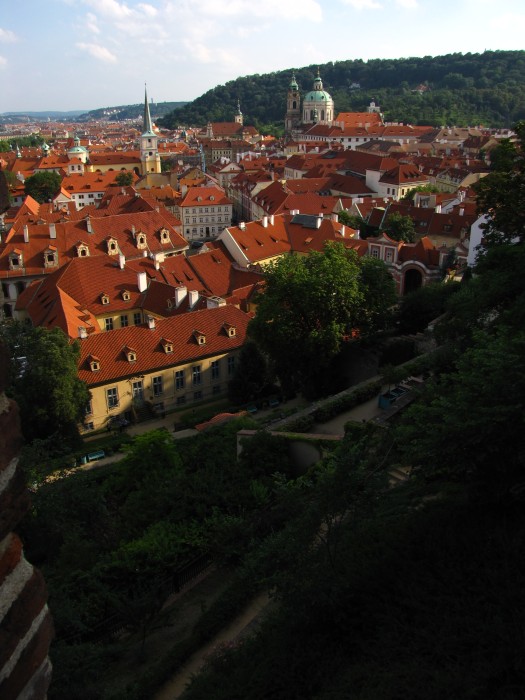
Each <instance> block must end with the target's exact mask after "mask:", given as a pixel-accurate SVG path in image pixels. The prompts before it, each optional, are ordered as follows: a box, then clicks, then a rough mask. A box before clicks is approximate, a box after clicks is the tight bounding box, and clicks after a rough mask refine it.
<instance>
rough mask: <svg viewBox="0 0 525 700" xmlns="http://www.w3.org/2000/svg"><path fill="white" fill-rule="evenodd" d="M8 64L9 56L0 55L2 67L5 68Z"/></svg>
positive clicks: (0, 67)
mask: <svg viewBox="0 0 525 700" xmlns="http://www.w3.org/2000/svg"><path fill="white" fill-rule="evenodd" d="M6 66H7V58H4V57H3V56H0V69H2V68H5V67H6Z"/></svg>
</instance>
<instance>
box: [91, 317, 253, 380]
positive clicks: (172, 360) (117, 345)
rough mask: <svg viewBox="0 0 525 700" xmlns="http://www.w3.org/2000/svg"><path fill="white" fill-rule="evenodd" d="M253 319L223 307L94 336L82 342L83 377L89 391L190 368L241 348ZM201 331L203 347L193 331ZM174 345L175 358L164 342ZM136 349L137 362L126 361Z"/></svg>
mask: <svg viewBox="0 0 525 700" xmlns="http://www.w3.org/2000/svg"><path fill="white" fill-rule="evenodd" d="M249 320H250V316H249V315H248V314H245V313H244V312H243V311H240V310H239V309H238V308H236V307H235V306H230V305H227V306H221V307H218V308H213V309H203V310H202V311H195V312H192V313H187V314H182V315H180V316H173V317H171V318H168V319H161V320H158V319H157V320H156V321H155V327H154V328H153V329H152V328H149V327H148V326H147V325H143V326H129V327H127V328H120V329H118V330H115V331H112V332H110V333H100V334H97V335H91V336H89V337H88V338H85V339H84V340H82V341H81V344H80V347H81V356H80V361H79V372H78V374H79V377H80V379H82V380H83V381H85V382H86V383H87V384H88V385H97V384H106V383H108V382H109V381H113V380H118V379H124V378H126V377H131V376H135V375H137V374H145V373H149V372H152V371H154V370H162V369H165V368H167V367H176V366H177V365H180V364H182V363H186V362H190V361H191V362H195V363H197V362H199V360H203V359H205V358H206V357H209V356H214V355H216V354H218V353H226V352H229V351H231V350H236V349H238V348H240V347H241V346H242V345H243V343H244V340H245V337H246V328H247V326H248V322H249ZM225 323H229V324H230V325H231V326H233V327H234V328H235V329H236V333H235V335H233V336H230V335H229V334H228V333H227V332H226V331H225V328H224V324H225ZM195 328H198V329H199V330H200V331H201V332H202V333H203V334H204V335H205V338H206V342H205V343H203V344H202V345H201V344H199V343H198V342H196V340H195V337H194V330H195ZM164 338H172V339H173V352H172V353H166V352H165V350H164V347H163V343H162V341H163V339H164ZM126 346H129V347H133V348H135V349H136V353H137V358H136V361H135V362H129V361H128V360H127V359H126V357H125V356H124V355H123V352H122V350H123V348H124V347H126ZM90 355H94V356H95V357H98V358H99V359H100V370H99V371H97V372H92V371H91V369H90V366H89V362H88V358H89V356H90Z"/></svg>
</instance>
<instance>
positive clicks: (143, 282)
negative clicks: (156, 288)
mask: <svg viewBox="0 0 525 700" xmlns="http://www.w3.org/2000/svg"><path fill="white" fill-rule="evenodd" d="M137 284H138V287H139V292H145V291H146V289H147V288H148V278H147V275H146V273H145V272H139V273H138V275H137Z"/></svg>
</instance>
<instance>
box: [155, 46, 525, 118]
mask: <svg viewBox="0 0 525 700" xmlns="http://www.w3.org/2000/svg"><path fill="white" fill-rule="evenodd" d="M317 67H318V66H317V65H311V66H305V67H303V68H296V69H295V77H296V79H297V83H298V85H299V88H300V91H301V93H302V94H303V95H304V94H305V93H306V92H307V91H308V90H310V89H311V86H312V83H313V80H314V78H315V75H316V71H317ZM293 70H294V69H292V68H289V69H287V70H284V71H279V72H274V73H266V74H264V75H257V74H256V75H249V76H246V77H242V78H237V79H236V80H231V81H229V82H228V83H226V84H225V85H218V86H217V87H215V88H213V89H212V90H208V92H206V93H204V95H201V96H200V97H198V98H197V99H196V100H194V101H193V102H190V103H188V104H186V105H185V106H184V107H181V108H179V109H176V110H174V111H173V112H170V113H169V114H167V115H166V116H165V117H164V118H162V119H159V120H157V123H159V124H161V125H162V126H165V127H168V128H174V127H176V126H177V125H180V124H196V125H204V124H206V122H208V121H232V120H233V116H234V114H235V112H236V109H237V100H239V101H240V104H241V109H242V112H243V114H244V118H245V124H252V125H255V126H258V127H264V126H265V125H266V126H269V125H272V124H275V125H279V126H282V123H283V119H284V112H285V109H286V93H287V89H288V85H289V83H290V80H291V77H292V72H293ZM319 70H320V74H321V78H322V80H323V85H324V88H325V90H327V91H328V92H330V93H331V95H332V97H333V98H334V101H335V108H336V114H337V113H338V112H340V111H341V112H344V111H364V110H365V109H366V107H367V106H368V105H369V104H370V101H371V100H375V101H376V103H379V105H380V106H381V109H382V111H383V114H384V117H385V120H387V121H400V122H408V123H411V124H432V125H435V126H441V125H455V126H466V125H476V124H483V125H485V126H491V127H496V126H499V127H502V126H512V125H513V124H514V123H515V122H517V121H518V120H520V119H524V118H525V51H485V52H484V53H482V54H471V53H467V54H461V53H454V54H449V55H446V56H435V57H432V56H424V57H422V58H416V57H411V58H400V59H371V60H368V61H363V60H359V59H355V60H349V61H337V62H331V63H326V64H324V65H319ZM356 85H359V87H356ZM421 85H424V86H425V90H424V91H423V92H420V91H417V90H416V88H418V87H419V86H421Z"/></svg>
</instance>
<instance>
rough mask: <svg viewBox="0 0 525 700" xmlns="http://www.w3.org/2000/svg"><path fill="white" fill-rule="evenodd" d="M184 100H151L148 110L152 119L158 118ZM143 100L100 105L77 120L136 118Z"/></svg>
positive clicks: (178, 106)
mask: <svg viewBox="0 0 525 700" xmlns="http://www.w3.org/2000/svg"><path fill="white" fill-rule="evenodd" d="M185 104H186V102H152V103H151V104H150V112H151V117H152V119H155V120H156V119H158V118H159V117H162V116H164V115H165V114H168V113H171V112H172V111H173V110H174V109H178V108H181V107H183V106H184V105H185ZM143 112H144V102H141V103H140V104H135V105H120V106H118V107H100V108H99V109H92V110H90V111H89V112H85V113H84V114H82V115H80V116H79V117H78V121H91V120H92V119H110V120H111V121H123V120H125V119H137V118H138V117H142V115H143Z"/></svg>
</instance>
